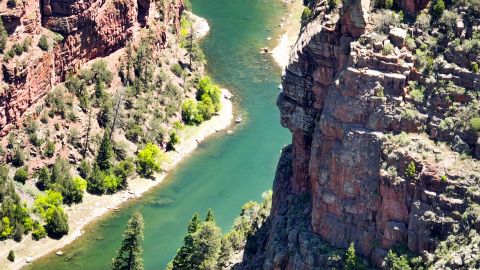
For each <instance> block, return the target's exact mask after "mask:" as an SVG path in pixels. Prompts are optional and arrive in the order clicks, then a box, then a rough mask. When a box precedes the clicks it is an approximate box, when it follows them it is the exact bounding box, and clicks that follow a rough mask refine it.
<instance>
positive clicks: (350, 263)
mask: <svg viewBox="0 0 480 270" xmlns="http://www.w3.org/2000/svg"><path fill="white" fill-rule="evenodd" d="M344 269H345V270H355V269H357V255H356V254H355V244H354V243H353V242H352V243H351V244H350V246H349V247H348V249H347V252H346V253H345V268H344Z"/></svg>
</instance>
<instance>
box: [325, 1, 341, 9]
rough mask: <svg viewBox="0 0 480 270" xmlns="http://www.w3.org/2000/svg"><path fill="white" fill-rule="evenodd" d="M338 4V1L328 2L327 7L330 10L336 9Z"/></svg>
mask: <svg viewBox="0 0 480 270" xmlns="http://www.w3.org/2000/svg"><path fill="white" fill-rule="evenodd" d="M339 4H340V0H328V7H329V8H330V9H334V8H336V7H338V5H339Z"/></svg>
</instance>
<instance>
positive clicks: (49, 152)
mask: <svg viewBox="0 0 480 270" xmlns="http://www.w3.org/2000/svg"><path fill="white" fill-rule="evenodd" d="M43 154H44V155H45V157H49V158H51V157H53V155H54V154H55V143H54V142H51V141H47V143H46V144H45V150H44V153H43Z"/></svg>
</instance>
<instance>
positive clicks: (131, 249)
mask: <svg viewBox="0 0 480 270" xmlns="http://www.w3.org/2000/svg"><path fill="white" fill-rule="evenodd" d="M143 229H144V224H143V217H142V215H140V213H138V212H136V213H135V214H133V216H132V217H131V218H130V219H129V220H128V224H127V229H126V230H125V232H124V233H123V241H122V246H121V247H120V249H119V250H118V251H117V255H116V256H115V258H113V259H112V269H113V270H143V260H142V253H143V250H142V247H141V245H142V241H143Z"/></svg>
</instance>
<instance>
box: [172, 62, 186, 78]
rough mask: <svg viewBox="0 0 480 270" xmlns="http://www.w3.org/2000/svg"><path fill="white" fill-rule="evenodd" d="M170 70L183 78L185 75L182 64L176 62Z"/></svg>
mask: <svg viewBox="0 0 480 270" xmlns="http://www.w3.org/2000/svg"><path fill="white" fill-rule="evenodd" d="M170 71H172V72H173V74H175V76H177V77H179V78H181V77H182V76H183V68H182V66H180V64H178V63H175V64H172V65H171V66H170Z"/></svg>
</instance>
